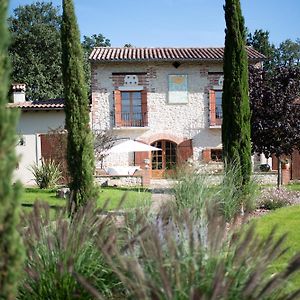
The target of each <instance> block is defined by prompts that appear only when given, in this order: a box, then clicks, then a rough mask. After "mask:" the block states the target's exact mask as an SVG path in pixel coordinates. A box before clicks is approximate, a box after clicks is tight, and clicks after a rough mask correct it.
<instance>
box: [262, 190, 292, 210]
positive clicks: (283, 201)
mask: <svg viewBox="0 0 300 300" xmlns="http://www.w3.org/2000/svg"><path fill="white" fill-rule="evenodd" d="M294 198H295V192H292V191H289V190H287V189H285V188H281V189H278V188H267V189H263V190H262V192H261V195H260V197H259V198H258V201H257V206H258V207H259V208H264V209H277V208H281V207H284V206H288V205H291V204H293V200H294Z"/></svg>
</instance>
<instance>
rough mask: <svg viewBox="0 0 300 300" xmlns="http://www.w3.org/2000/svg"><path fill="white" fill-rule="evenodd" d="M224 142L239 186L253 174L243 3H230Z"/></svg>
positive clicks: (227, 10) (235, 0) (227, 8)
mask: <svg viewBox="0 0 300 300" xmlns="http://www.w3.org/2000/svg"><path fill="white" fill-rule="evenodd" d="M224 10H225V20H226V31H225V33H226V36H225V53H224V67H223V68H224V85H223V99H222V108H223V124H222V143H223V154H224V160H225V171H228V170H229V168H232V165H233V164H236V165H237V168H236V169H237V172H238V174H236V175H237V179H238V180H239V181H240V182H239V183H238V184H241V185H243V186H245V185H246V184H247V183H248V182H249V180H250V175H251V141H250V106H249V96H248V89H249V87H248V58H247V53H246V49H245V44H246V36H245V27H244V18H243V16H242V12H241V6H240V1H239V0H226V2H225V6H224Z"/></svg>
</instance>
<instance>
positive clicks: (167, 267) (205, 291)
mask: <svg viewBox="0 0 300 300" xmlns="http://www.w3.org/2000/svg"><path fill="white" fill-rule="evenodd" d="M216 212H218V209H217V208H216V207H214V206H209V205H208V206H207V218H208V223H207V225H206V226H203V223H201V222H199V220H195V217H194V215H193V214H192V213H191V212H190V211H188V210H185V211H184V212H182V211H181V213H179V214H178V213H177V211H176V210H174V211H170V210H163V211H162V212H161V213H160V214H159V215H158V216H157V217H156V218H149V217H145V216H144V217H143V215H142V214H141V215H139V217H137V218H136V222H135V223H130V224H131V225H130V226H129V228H128V230H126V231H123V233H124V235H123V237H122V243H121V244H120V243H117V242H116V236H115V235H114V234H112V237H113V238H111V239H110V240H109V241H106V247H105V248H104V247H102V246H101V249H102V251H103V250H104V251H105V252H104V254H105V257H106V260H107V261H108V263H109V264H110V265H111V267H112V269H113V271H114V272H115V273H116V274H117V275H118V276H119V278H120V280H121V281H122V282H123V285H124V286H125V287H126V288H127V289H128V296H127V298H126V294H124V296H123V299H143V300H144V299H151V300H156V299H159V300H185V299H186V300H188V299H197V300H198V299H199V300H201V299H202V300H207V299H224V300H228V299H232V300H233V299H249V300H250V299H269V300H271V299H272V300H276V299H278V300H279V299H297V297H298V296H299V295H300V290H299V289H295V290H294V292H292V293H290V292H287V291H286V290H285V289H284V287H286V285H287V281H288V280H289V278H290V277H291V276H292V275H293V274H294V273H295V272H297V271H298V270H299V269H300V255H299V254H297V255H296V256H295V257H294V258H293V259H292V260H291V261H290V263H289V264H288V266H287V267H286V268H285V269H284V270H283V271H281V272H277V273H275V274H270V271H269V270H270V266H271V264H272V263H273V262H274V261H275V260H276V259H278V258H279V257H281V256H282V255H283V254H284V253H285V251H286V249H285V248H284V247H283V243H284V240H285V236H283V237H281V238H276V237H275V230H273V231H272V232H271V233H270V234H269V236H268V237H266V238H262V237H259V236H258V235H257V234H256V233H255V230H254V227H253V226H252V227H249V228H248V229H247V230H244V231H240V232H238V233H234V234H229V233H228V231H227V228H226V226H225V222H224V219H223V218H222V217H220V215H219V214H218V213H216ZM119 238H121V236H120V237H119ZM79 279H80V282H81V284H82V285H83V286H84V287H85V288H86V289H87V290H89V291H90V292H91V293H92V294H93V296H94V297H98V298H99V299H101V297H102V298H103V296H102V295H101V291H99V293H97V290H96V289H94V288H92V285H91V284H90V283H88V282H87V281H85V280H83V279H82V278H81V277H80V278H79Z"/></svg>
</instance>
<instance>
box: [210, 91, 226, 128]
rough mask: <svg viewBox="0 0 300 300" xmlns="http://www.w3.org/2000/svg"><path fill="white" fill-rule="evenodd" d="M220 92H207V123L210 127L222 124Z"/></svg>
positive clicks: (221, 92)
mask: <svg viewBox="0 0 300 300" xmlns="http://www.w3.org/2000/svg"><path fill="white" fill-rule="evenodd" d="M222 94H223V91H222V90H210V91H209V118H210V119H209V122H210V126H220V125H221V124H222V118H223V112H222Z"/></svg>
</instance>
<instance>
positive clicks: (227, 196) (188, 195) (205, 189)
mask: <svg viewBox="0 0 300 300" xmlns="http://www.w3.org/2000/svg"><path fill="white" fill-rule="evenodd" d="M239 174H240V172H238V167H237V166H236V165H232V168H230V169H228V170H227V174H226V176H224V180H223V183H222V184H221V185H212V184H211V183H210V182H211V180H212V178H211V177H209V176H205V175H202V174H196V173H188V174H183V175H181V177H179V178H178V182H177V183H176V184H175V186H174V196H175V204H176V208H177V209H178V210H179V211H182V210H184V209H191V210H192V211H193V215H195V216H196V217H197V218H200V217H202V219H203V218H204V216H205V215H206V213H207V212H206V210H205V207H206V205H207V203H208V202H211V203H217V204H218V208H219V210H220V213H221V214H222V216H223V217H224V218H225V220H226V221H227V222H232V221H233V220H234V219H235V218H236V217H237V216H239V215H240V214H241V211H242V210H244V211H246V212H247V213H249V212H251V211H252V210H254V209H255V208H256V196H257V192H258V185H257V184H256V183H255V182H254V181H253V180H250V181H249V182H248V184H247V186H246V187H244V190H246V191H247V193H245V194H243V193H242V186H241V185H240V186H239V185H237V182H238V180H236V176H239Z"/></svg>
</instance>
